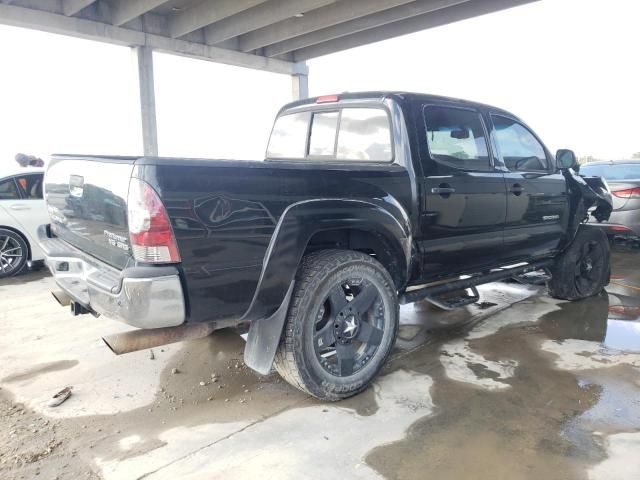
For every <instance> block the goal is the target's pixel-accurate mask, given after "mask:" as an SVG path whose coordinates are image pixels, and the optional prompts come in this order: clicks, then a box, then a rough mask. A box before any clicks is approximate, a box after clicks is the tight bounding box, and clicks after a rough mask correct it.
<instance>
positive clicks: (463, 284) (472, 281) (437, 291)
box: [398, 259, 553, 305]
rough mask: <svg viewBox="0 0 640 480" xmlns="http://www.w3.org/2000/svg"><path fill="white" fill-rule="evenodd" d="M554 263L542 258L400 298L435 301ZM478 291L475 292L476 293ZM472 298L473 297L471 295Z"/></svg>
mask: <svg viewBox="0 0 640 480" xmlns="http://www.w3.org/2000/svg"><path fill="white" fill-rule="evenodd" d="M552 264H553V259H548V260H541V261H539V262H534V263H528V264H526V265H522V266H519V267H513V268H501V269H499V270H495V271H491V272H489V273H484V274H482V275H477V276H474V277H470V278H464V279H460V280H453V281H451V282H447V283H441V284H438V285H431V286H426V287H423V288H419V289H417V290H411V291H410V292H405V293H403V294H402V295H400V297H399V298H398V301H399V302H400V304H401V305H406V304H407V303H413V302H418V301H420V300H424V299H427V300H429V301H430V302H432V303H433V297H437V296H438V295H442V294H444V293H449V292H455V291H457V290H466V289H468V288H473V287H477V286H478V285H483V284H485V283H491V282H498V281H500V280H505V279H507V278H511V277H513V276H515V275H522V274H525V273H529V272H535V271H536V270H540V269H542V268H547V267H550V266H551V265H552ZM475 293H476V292H474V294H475ZM470 298H471V297H470Z"/></svg>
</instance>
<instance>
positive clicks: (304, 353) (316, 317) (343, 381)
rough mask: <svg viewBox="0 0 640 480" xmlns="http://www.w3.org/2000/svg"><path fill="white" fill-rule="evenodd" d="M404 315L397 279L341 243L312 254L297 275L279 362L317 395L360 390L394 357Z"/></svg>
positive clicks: (289, 377) (291, 378)
mask: <svg viewBox="0 0 640 480" xmlns="http://www.w3.org/2000/svg"><path fill="white" fill-rule="evenodd" d="M398 318H399V305H398V300H397V292H396V289H395V286H394V283H393V280H392V279H391V276H390V275H389V273H388V272H387V271H386V270H385V268H384V267H383V266H382V265H381V264H380V263H379V262H377V261H376V260H375V259H373V258H372V257H371V256H369V255H365V254H363V253H360V252H353V251H342V250H324V251H321V252H317V253H313V254H311V255H308V256H306V257H305V258H304V259H303V261H302V264H301V267H300V269H299V271H298V274H297V276H296V283H295V287H294V292H293V296H292V299H291V304H290V306H289V311H288V314H287V320H286V325H285V330H284V334H283V337H282V339H281V342H280V345H279V347H278V352H277V354H276V358H275V368H276V370H277V371H278V373H279V374H280V375H281V376H282V377H283V378H284V379H285V380H286V381H287V382H289V383H290V384H291V385H293V386H294V387H296V388H298V389H300V390H302V391H304V392H306V393H308V394H310V395H313V396H314V397H316V398H319V399H322V400H330V401H336V400H341V399H343V398H347V397H350V396H352V395H355V394H357V393H359V392H361V391H362V390H364V389H365V388H366V387H367V386H368V385H369V384H370V383H371V381H372V380H373V379H374V378H375V377H376V375H377V374H378V372H379V371H380V369H381V368H382V366H383V365H384V363H385V362H386V360H387V358H388V357H389V354H390V352H391V349H392V348H393V344H394V342H395V338H396V334H397V330H398Z"/></svg>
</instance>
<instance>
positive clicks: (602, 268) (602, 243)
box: [548, 225, 611, 300]
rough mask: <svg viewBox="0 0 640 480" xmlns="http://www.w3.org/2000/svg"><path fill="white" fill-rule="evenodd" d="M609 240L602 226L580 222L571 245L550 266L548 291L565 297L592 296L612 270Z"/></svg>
mask: <svg viewBox="0 0 640 480" xmlns="http://www.w3.org/2000/svg"><path fill="white" fill-rule="evenodd" d="M610 265H611V264H610V249H609V240H608V239H607V236H606V234H605V233H604V232H603V231H602V230H601V229H599V228H596V227H589V226H584V225H583V226H580V227H579V229H578V234H577V235H576V238H575V240H574V241H573V243H572V244H571V246H570V247H569V248H568V249H567V250H566V251H565V252H563V253H562V255H560V256H559V257H558V258H557V259H556V262H555V264H554V265H553V267H552V268H551V280H550V281H549V284H548V289H549V294H550V295H551V296H552V297H554V298H559V299H562V300H580V299H583V298H588V297H593V296H594V295H598V294H599V293H601V292H602V290H604V287H605V286H606V285H607V284H608V283H609V277H610V274H611V266H610Z"/></svg>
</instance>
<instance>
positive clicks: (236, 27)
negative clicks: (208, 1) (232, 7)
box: [204, 0, 336, 51]
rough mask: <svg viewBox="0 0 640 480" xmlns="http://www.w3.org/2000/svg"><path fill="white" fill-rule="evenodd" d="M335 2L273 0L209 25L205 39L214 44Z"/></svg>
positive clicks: (329, 0)
mask: <svg viewBox="0 0 640 480" xmlns="http://www.w3.org/2000/svg"><path fill="white" fill-rule="evenodd" d="M335 3H336V0H271V1H268V2H266V3H262V4H260V5H258V6H256V7H253V8H251V9H249V10H245V11H243V12H240V13H238V14H236V15H233V16H232V17H228V18H225V19H224V20H221V21H219V22H216V23H214V24H212V25H209V26H208V27H207V28H206V29H205V32H204V33H205V40H206V42H207V43H208V44H209V45H213V44H216V43H219V42H222V41H224V40H228V39H230V38H233V37H237V36H239V35H242V34H243V33H247V32H251V31H253V30H257V29H259V28H262V27H264V26H266V25H271V24H273V23H277V22H280V21H282V20H285V19H291V18H293V17H294V16H295V15H299V14H305V13H306V12H309V11H311V10H314V9H316V8H320V7H324V6H326V5H330V4H335ZM303 18H304V17H303ZM295 20H298V18H296V19H295ZM251 50H253V49H251ZM245 51H248V50H245Z"/></svg>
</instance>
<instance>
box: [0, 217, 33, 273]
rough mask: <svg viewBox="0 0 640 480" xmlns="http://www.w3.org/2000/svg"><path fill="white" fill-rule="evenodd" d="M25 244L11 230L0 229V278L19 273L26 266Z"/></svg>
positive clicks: (19, 236) (26, 250) (26, 252)
mask: <svg viewBox="0 0 640 480" xmlns="http://www.w3.org/2000/svg"><path fill="white" fill-rule="evenodd" d="M28 252H29V250H28V247H27V242H25V240H24V239H23V238H22V236H21V235H19V234H17V233H16V232H14V231H12V230H7V229H4V228H0V278H6V277H11V276H13V275H17V274H18V273H20V272H21V271H22V270H23V269H24V267H25V266H26V265H27V260H28Z"/></svg>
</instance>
